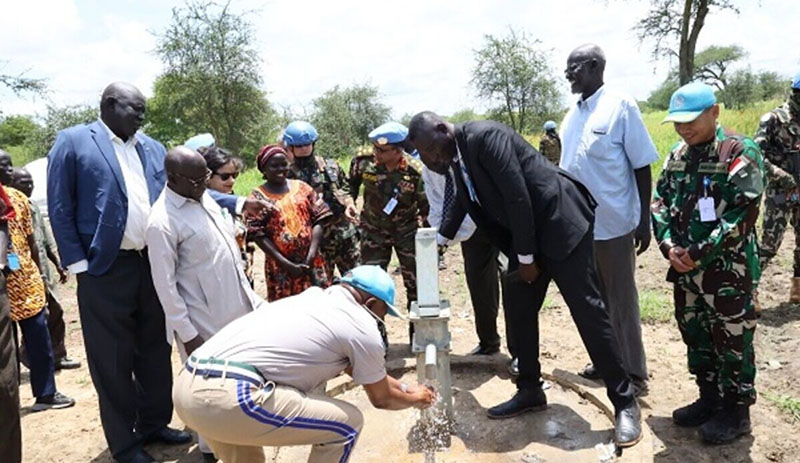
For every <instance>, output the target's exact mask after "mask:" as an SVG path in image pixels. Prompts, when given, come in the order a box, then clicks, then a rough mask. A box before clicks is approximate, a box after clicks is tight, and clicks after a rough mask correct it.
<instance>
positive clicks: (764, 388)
mask: <svg viewBox="0 0 800 463" xmlns="http://www.w3.org/2000/svg"><path fill="white" fill-rule="evenodd" d="M789 247H790V240H789V239H787V240H785V245H784V247H783V248H782V249H781V252H780V254H779V256H778V257H777V258H776V259H775V261H774V262H773V264H772V266H771V267H770V268H769V269H768V270H767V272H766V274H765V276H764V278H763V280H762V285H761V291H760V297H761V301H762V304H763V305H764V307H765V311H764V313H763V315H762V317H761V319H760V323H759V326H758V330H757V339H756V344H757V346H756V349H757V350H756V355H757V363H758V375H757V378H756V386H757V389H758V391H759V394H760V395H759V399H758V402H757V403H756V405H755V406H754V407H753V408H752V410H751V416H752V421H753V425H754V430H753V435H752V436H751V437H747V438H743V439H740V440H739V441H737V442H736V443H734V444H732V445H729V446H723V447H710V446H706V445H703V444H701V443H700V442H699V438H698V436H697V433H696V431H695V430H687V429H680V428H676V427H675V426H673V425H672V422H671V418H670V417H671V412H672V410H673V409H674V408H676V407H679V406H682V405H684V404H686V403H689V402H691V401H693V400H694V399H695V397H696V389H695V386H694V383H693V381H692V378H691V377H690V376H689V374H688V372H687V370H686V360H685V349H684V346H683V343H682V342H681V340H680V336H679V334H678V330H677V328H676V326H675V322H674V321H672V320H671V318H670V320H669V321H664V322H660V323H653V324H646V325H645V326H644V330H643V335H644V341H645V348H646V350H647V356H648V366H649V369H650V393H649V395H648V396H647V397H645V398H644V399H643V400H642V402H641V403H642V406H643V413H644V416H643V419H644V420H645V421H646V423H647V424H648V425H649V427H650V428H651V429H652V431H653V434H654V436H655V439H654V442H655V443H654V444H653V447H654V448H653V452H654V454H655V457H654V461H656V462H659V463H687V462H709V463H710V462H714V463H723V462H724V463H750V462H753V463H767V462H774V463H796V462H800V443H799V442H798V439H797V435H798V433H800V423H798V422H795V421H793V420H792V417H791V416H790V415H789V414H787V413H785V412H783V411H781V410H780V409H779V408H777V407H776V406H775V404H774V403H773V402H772V401H770V400H768V399H767V398H766V397H765V396H770V397H775V396H791V397H794V398H800V381H798V380H799V379H800V375H799V374H798V369H800V356H798V352H800V307H797V306H792V305H789V304H786V303H784V302H783V301H785V300H786V299H787V298H788V293H789V283H790V277H791V276H792V275H791V270H790V269H791V250H790V249H789ZM446 260H447V263H448V268H447V270H444V271H443V272H442V274H441V288H442V291H443V293H444V297H445V298H448V299H450V301H451V306H452V307H453V317H452V320H451V331H452V335H453V354H455V355H463V354H465V353H467V352H468V351H469V350H470V349H472V348H473V347H474V346H475V345H476V344H477V337H476V335H475V330H474V326H473V317H472V307H471V304H470V302H469V297H468V293H467V288H466V283H465V278H464V274H463V263H462V259H461V255H460V251H459V248H458V247H455V248H451V249H450V250H449V251H448V253H447V256H446ZM257 261H258V260H257ZM390 270H391V268H390ZM665 272H666V261H664V260H663V259H662V258H661V255H660V254H659V253H658V251H657V250H656V249H655V246H653V247H651V249H649V250H648V251H647V252H646V253H645V254H644V255H643V256H641V258H640V260H639V269H638V275H637V281H638V287H639V292H640V297H641V298H642V299H643V300H644V299H645V298H649V299H648V300H649V301H650V302H649V304H650V305H655V306H657V305H659V304H660V305H661V306H663V307H667V306H669V307H671V292H670V289H669V286H668V284H667V283H666V282H665V281H664V275H665ZM395 278H396V279H397V281H398V287H399V288H401V287H402V286H401V282H400V276H399V274H395ZM257 290H258V291H259V293H260V294H264V293H265V291H264V285H263V278H258V279H257ZM550 291H551V294H550V297H548V301H547V307H546V308H545V309H544V310H543V311H542V313H541V322H540V324H541V343H542V362H543V369H544V371H545V372H554V371H555V372H575V371H578V370H579V369H581V368H582V367H583V366H584V365H585V364H586V362H587V360H588V357H587V355H586V353H585V351H584V349H583V347H582V345H581V343H580V339H579V337H578V334H577V330H576V329H575V327H574V325H573V323H572V320H571V319H570V316H569V311H568V309H567V308H566V306H565V305H564V303H563V300H562V299H561V298H560V296H559V295H558V292H557V290H556V288H555V287H554V286H553V287H551V289H550ZM59 293H60V298H61V300H62V303H63V304H64V307H65V310H66V322H67V346H68V349H69V354H70V356H71V357H73V358H76V359H78V360H81V361H83V362H84V364H83V366H82V367H81V368H80V369H77V370H69V371H62V372H59V373H58V374H57V378H56V380H57V384H58V389H59V390H60V391H61V392H63V393H65V394H67V395H69V396H71V397H74V398H75V399H76V400H77V405H76V406H75V407H74V408H69V409H65V410H55V411H48V412H42V413H30V406H31V405H32V404H33V399H32V397H31V392H30V387H29V384H28V376H27V371H25V370H23V375H22V381H23V384H22V385H21V389H20V395H21V401H22V416H23V418H22V426H23V440H24V461H25V462H30V463H34V462H35V463H41V462H93V463H107V462H110V461H111V458H110V455H109V453H108V451H107V449H106V444H105V440H104V437H103V432H102V428H101V426H100V420H99V416H98V408H97V398H96V395H95V392H94V388H93V387H92V382H91V378H90V377H89V372H88V369H87V368H86V364H85V352H84V348H83V340H82V337H81V328H80V321H79V319H78V310H77V306H76V300H75V281H74V278H73V279H71V280H70V281H69V282H68V283H67V284H66V285H65V286H63V287H61V288H60V289H59ZM400 299H401V300H400V301H398V304H397V305H398V306H400V307H403V306H404V305H405V300H404V295H403V291H402V290H401V291H400ZM653 301H655V302H653ZM389 328H390V330H389V331H390V340H391V342H392V343H393V345H392V347H391V349H390V353H389V359H390V360H391V359H393V358H398V357H403V356H408V354H407V352H408V344H407V343H408V340H407V334H406V333H407V331H406V327H405V325H404V324H402V323H401V322H399V321H396V320H390V321H389ZM500 330H501V331H500V332H501V333H503V331H502V330H503V324H502V316H501V317H500ZM507 360H508V358H507V357H506V356H505V355H498V356H496V361H497V362H498V363H504V362H507ZM173 365H174V367H175V371H177V370H178V368H179V363H178V356H177V353H175V354H174V355H173ZM490 379H494V380H497V378H488V377H487V378H486V381H487V384H489V383H488V381H489V380H490ZM503 388H504V389H506V388H508V389H509V391H511V390H513V389H512V388H509V387H508V385H507V384H504V385H503ZM345 397H347V395H345ZM554 398H555V396H554ZM491 405H493V404H492V403H485V404H484V403H481V404H480V407H488V406H491ZM387 419H390V418H389V416H387ZM406 421H407V420H398V422H396V424H397V426H398V429H397V431H396V432H397V435H398V436H401V437H405V436H406V434H407V433H408V429H399V427H403V426H411V423H409V422H406ZM172 424H173V425H174V426H177V427H179V428H183V425H182V423H180V421H179V420H178V418H177V417H174V420H173V423H172ZM367 426H369V424H368V425H367ZM512 429H515V430H517V432H518V433H521V434H524V433H525V432H527V431H526V430H527V429H530V428H529V427H526V426H513V428H512ZM365 435H366V434H365ZM490 436H491V435H489V436H487V437H486V439H487V440H489V441H488V442H484V443H483V445H484V447H482V449H483V451H488V452H491V453H495V454H496V456H495V457H494V458H491V459H490V460H489V461H515V462H516V461H537V462H539V461H542V460H540V459H530V458H528V457H526V456H524V455H523V456H519V454H514V455H512V454H510V453H509V454H508V455H507V456H506V455H503V454H506V453H507V452H508V451H509V448H508V445H511V444H509V443H508V442H500V441H494V442H491V439H493V438H492V437H490ZM516 438H517V439H518V440H519V439H527V437H525V436H521V437H520V436H516ZM359 446H372V447H374V448H376V449H378V450H377V451H376V452H377V455H373V456H375V457H376V459H375V460H374V461H381V462H384V461H395V459H393V458H392V457H391V455H392V454H391V453H389V454H387V453H384V452H381V451H380V448H381V446H380V445H379V443H376V442H367V439H362V440H361V441H360V442H359ZM148 451H150V452H151V453H152V454H153V455H154V456H155V457H156V458H158V459H160V460H162V461H169V462H181V463H197V462H200V461H201V458H200V454H199V451H198V450H197V448H196V445H195V444H191V445H187V446H183V447H172V448H168V447H161V446H153V447H149V448H148ZM268 455H269V453H268ZM381 455H382V456H381ZM574 457H575V458H573V457H572V456H571V457H570V458H569V462H570V463H571V462H573V461H575V462H578V461H594V462H596V461H597V459H596V457H592V458H588V459H584V458H583V457H580V458H579V457H578V455H577V454H576V455H574ZM283 461H285V460H283ZM364 461H373V460H372V459H371V458H369V457H365V458H364ZM404 461H405V460H404ZM419 461H422V459H421V456H420V459H419ZM448 461H449V460H448ZM548 461H550V460H548ZM565 463H566V462H565Z"/></svg>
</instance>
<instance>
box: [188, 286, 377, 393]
mask: <svg viewBox="0 0 800 463" xmlns="http://www.w3.org/2000/svg"><path fill="white" fill-rule="evenodd" d="M193 356H194V357H196V358H199V359H208V358H215V359H219V360H226V359H227V360H230V361H234V362H242V363H247V364H249V365H252V366H254V367H255V368H257V369H258V370H259V371H260V372H261V373H262V374H263V375H264V377H265V378H267V379H269V380H271V381H275V382H276V383H278V384H282V385H286V386H292V387H295V388H297V389H299V390H301V391H303V392H308V391H310V390H311V389H313V388H314V387H316V386H318V385H319V384H322V383H323V382H325V381H327V380H329V379H331V378H334V377H336V376H337V375H338V374H339V373H341V372H342V371H343V370H344V369H345V368H347V367H348V366H352V367H353V380H354V381H355V382H356V383H358V384H373V383H376V382H378V381H380V380H381V379H383V378H384V377H385V376H386V365H385V361H384V349H383V342H382V341H381V336H380V333H379V331H378V327H377V324H376V321H375V318H374V317H373V315H371V314H370V313H369V312H368V311H367V309H366V308H364V307H363V306H362V305H360V304H358V303H356V301H355V299H354V298H353V296H352V294H350V292H349V291H348V290H347V289H345V288H343V287H341V286H339V285H335V286H331V287H330V288H328V289H324V290H323V289H320V288H316V287H312V288H309V289H307V290H306V291H304V292H302V293H301V294H298V295H296V296H292V297H288V298H285V299H281V300H279V301H275V302H272V303H270V304H268V305H267V306H266V307H265V308H263V309H261V310H257V311H254V312H251V313H248V314H247V315H244V316H243V317H241V318H239V319H237V320H235V321H233V322H231V323H230V324H228V325H227V326H226V327H225V328H223V329H222V330H221V331H220V332H219V333H217V334H216V335H214V336H213V337H212V338H211V339H209V340H208V341H206V342H205V343H204V344H203V345H202V346H200V348H198V349H197V350H196V351H195V352H194V353H193Z"/></svg>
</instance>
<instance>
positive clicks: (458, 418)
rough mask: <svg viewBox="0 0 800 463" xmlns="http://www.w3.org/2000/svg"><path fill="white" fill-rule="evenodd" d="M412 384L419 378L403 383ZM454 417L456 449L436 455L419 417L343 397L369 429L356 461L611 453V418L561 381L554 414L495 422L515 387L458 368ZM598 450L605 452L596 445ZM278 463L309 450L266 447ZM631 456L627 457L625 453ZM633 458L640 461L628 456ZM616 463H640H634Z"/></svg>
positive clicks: (573, 461)
mask: <svg viewBox="0 0 800 463" xmlns="http://www.w3.org/2000/svg"><path fill="white" fill-rule="evenodd" d="M402 379H403V381H405V382H407V383H409V384H413V383H415V382H416V373H415V372H413V371H410V372H408V373H406V374H405V375H404V376H403V377H402ZM453 387H454V392H455V393H454V399H453V400H454V415H455V420H454V421H455V422H454V423H453V425H452V426H453V433H452V438H451V439H450V440H451V442H450V448H448V449H442V450H441V451H438V452H436V453H435V454H431V453H430V452H428V453H427V454H426V452H424V451H423V450H422V449H423V448H426V447H429V445H426V444H427V442H425V441H421V440H420V439H419V436H420V434H422V433H420V432H419V423H418V421H419V418H420V412H419V411H418V410H415V409H410V410H402V411H383V410H377V409H375V408H374V407H372V405H371V404H370V403H369V400H368V398H367V396H366V393H365V392H364V390H363V388H361V387H356V388H354V389H351V390H349V391H346V392H344V393H342V394H340V395H338V396H337V397H338V398H340V399H342V400H346V401H348V402H351V403H353V404H355V405H356V406H358V408H359V409H360V410H361V411H362V412H363V413H364V418H365V425H364V429H363V431H362V434H361V437H360V439H359V441H358V444H357V445H356V447H355V450H354V453H353V456H352V458H351V459H350V461H351V462H355V463H362V462H380V463H389V462H392V463H395V462H396V463H405V462H409V463H410V462H414V463H416V462H420V463H423V462H424V463H433V462H437V463H445V462H459V463H469V462H482V463H489V462H524V463H549V462H554V463H555V462H559V463H564V462H569V463H578V462H592V463H597V462H602V461H613V458H612V459H607V458H604V457H608V453H609V452H613V450H612V449H613V447H610V446H609V442H611V440H612V437H613V434H612V425H611V422H610V421H609V419H608V417H607V416H606V415H605V414H604V413H603V411H601V410H600V409H599V408H598V407H597V406H596V405H595V404H593V403H591V402H590V401H588V400H586V399H583V398H581V397H580V396H579V395H578V394H576V393H575V392H574V391H572V390H570V389H568V388H565V387H563V386H561V385H559V384H557V383H555V384H553V385H552V387H550V388H549V389H548V390H547V399H548V405H549V406H548V408H547V410H545V411H541V412H535V413H527V414H524V415H521V416H518V417H514V418H510V419H505V420H490V419H489V418H488V417H487V416H486V410H487V408H489V407H491V406H494V405H497V404H498V403H500V402H503V401H505V400H507V399H509V398H510V397H511V396H512V395H513V394H514V392H515V391H516V386H515V385H514V384H513V383H512V382H511V381H510V380H509V379H508V378H507V377H501V376H498V374H497V372H496V371H492V370H491V369H465V368H455V369H454V371H453ZM598 445H599V446H600V447H598ZM265 450H266V451H267V455H268V456H270V455H271V456H272V457H273V458H274V460H273V461H276V462H281V463H297V462H304V461H306V458H307V457H308V452H309V447H307V446H306V447H283V448H279V449H269V448H268V449H265ZM626 453H627V451H626ZM630 456H631V457H633V456H634V455H630ZM616 461H639V459H638V458H637V459H635V460H629V459H628V458H625V457H624V456H623V458H621V459H618V460H616Z"/></svg>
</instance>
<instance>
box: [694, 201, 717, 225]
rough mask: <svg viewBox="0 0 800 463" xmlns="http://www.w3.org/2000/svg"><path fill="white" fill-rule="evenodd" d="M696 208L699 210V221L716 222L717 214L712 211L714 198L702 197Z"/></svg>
mask: <svg viewBox="0 0 800 463" xmlns="http://www.w3.org/2000/svg"><path fill="white" fill-rule="evenodd" d="M697 206H698V207H699V208H700V221H701V222H713V221H715V220H717V212H716V211H715V210H714V209H715V208H714V198H712V197H708V196H706V197H704V198H700V199H699V200H698V201H697Z"/></svg>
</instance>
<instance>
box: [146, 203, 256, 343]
mask: <svg viewBox="0 0 800 463" xmlns="http://www.w3.org/2000/svg"><path fill="white" fill-rule="evenodd" d="M146 237H147V251H148V254H149V256H150V268H151V271H152V274H153V284H154V286H155V288H156V293H158V298H159V300H160V301H161V305H162V307H163V308H164V315H165V318H166V325H167V341H168V342H169V343H170V344H171V343H172V338H173V332H175V333H177V335H178V338H179V339H180V340H181V341H182V342H184V343H185V342H187V341H191V340H192V339H194V337H195V336H197V335H198V334H199V335H200V336H201V337H202V338H203V339H204V340H208V339H209V338H210V337H211V336H213V335H214V334H216V333H217V332H218V331H219V330H221V329H222V328H223V327H224V326H225V325H227V324H228V323H229V322H231V321H233V320H235V319H237V318H239V317H241V316H242V315H244V314H246V313H248V312H251V311H253V310H255V309H257V308H260V307H261V306H262V305H263V304H266V303H265V302H264V300H263V299H261V298H260V297H258V296H257V295H256V294H255V292H254V291H253V289H252V288H251V287H250V284H249V283H248V281H247V277H246V276H245V274H244V269H243V268H242V257H241V254H240V251H239V247H238V246H237V244H236V241H235V239H234V229H233V224H232V223H231V221H230V220H227V219H226V218H225V216H224V215H223V213H222V210H221V209H220V207H219V205H217V203H216V202H215V201H214V200H213V199H212V198H211V196H209V194H208V193H207V192H206V193H204V194H203V197H202V199H201V201H200V202H197V201H195V200H193V199H189V198H185V197H183V196H181V195H179V194H177V193H175V192H174V191H172V190H171V189H170V188H169V187H165V188H164V191H163V192H162V193H161V196H159V197H158V199H157V200H156V202H155V203H153V210H152V213H151V214H150V220H149V222H148V224H147V233H146Z"/></svg>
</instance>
